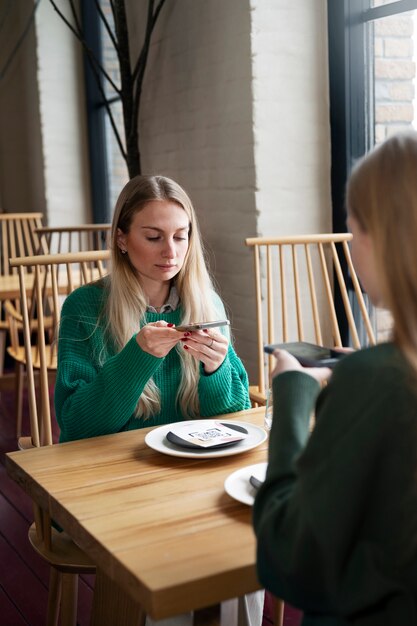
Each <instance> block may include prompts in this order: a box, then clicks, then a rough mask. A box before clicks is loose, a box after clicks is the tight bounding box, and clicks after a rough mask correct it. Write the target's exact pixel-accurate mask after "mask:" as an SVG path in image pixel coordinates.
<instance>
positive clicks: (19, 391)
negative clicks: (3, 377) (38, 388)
mask: <svg viewBox="0 0 417 626" xmlns="http://www.w3.org/2000/svg"><path fill="white" fill-rule="evenodd" d="M23 375H24V366H23V364H22V363H18V362H17V361H16V366H15V377H16V380H15V403H16V408H15V415H16V437H17V439H20V437H21V436H22V414H23V377H24V376H23Z"/></svg>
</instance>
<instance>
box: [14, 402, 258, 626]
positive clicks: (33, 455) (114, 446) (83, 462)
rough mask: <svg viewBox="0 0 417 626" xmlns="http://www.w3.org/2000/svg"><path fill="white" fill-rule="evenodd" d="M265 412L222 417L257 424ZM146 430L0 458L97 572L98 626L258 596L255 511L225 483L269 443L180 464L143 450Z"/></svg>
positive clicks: (95, 619) (255, 459)
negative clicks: (141, 611)
mask: <svg viewBox="0 0 417 626" xmlns="http://www.w3.org/2000/svg"><path fill="white" fill-rule="evenodd" d="M264 410H265V409H264V408H263V407H261V408H258V409H250V410H248V411H242V412H240V413H234V414H233V415H232V416H231V415H228V416H226V417H227V419H231V418H233V419H239V420H243V421H247V422H252V423H255V424H258V425H263V416H264ZM148 430H149V429H143V430H137V431H130V432H125V433H118V434H115V435H106V436H103V437H96V438H93V439H86V440H82V441H76V442H72V443H66V444H59V445H54V446H50V447H44V448H37V449H32V450H24V451H19V452H12V453H9V454H7V455H6V456H7V458H6V466H7V471H8V473H9V475H10V476H11V478H13V479H14V480H15V481H16V482H18V483H19V484H20V486H21V487H22V488H23V489H24V490H25V491H26V492H27V493H28V494H29V495H30V496H31V498H32V499H33V500H34V501H36V502H37V503H38V504H39V505H40V506H41V507H42V508H43V509H45V510H47V511H49V513H50V515H51V517H52V518H53V519H55V520H56V521H57V522H58V523H59V524H60V525H61V526H62V527H63V528H64V530H66V531H67V532H68V534H69V535H70V536H71V537H72V538H73V539H74V541H76V542H77V543H78V544H79V545H80V546H81V547H82V548H83V549H84V550H85V552H86V553H87V554H89V555H90V556H91V557H92V559H93V560H94V562H95V563H96V564H97V568H98V570H97V580H96V590H95V598H94V604H93V618H92V623H93V624H95V625H97V626H98V625H99V626H106V625H107V624H108V625H109V626H110V625H112V624H115V623H117V619H119V620H120V614H121V613H120V611H121V608H120V607H121V606H124V607H127V608H125V609H124V610H125V617H124V619H123V624H126V625H127V624H137V623H138V621H137V618H138V610H139V605H140V606H141V607H143V609H144V610H145V612H146V614H149V615H150V616H151V617H152V618H154V619H161V618H164V617H169V616H173V615H176V614H179V613H183V612H186V611H191V610H193V609H198V608H201V607H205V606H210V605H213V604H217V603H219V602H222V601H224V600H227V599H229V598H234V597H238V596H242V595H244V594H245V593H249V592H252V591H255V590H257V589H259V583H258V581H257V577H256V570H255V537H254V533H253V530H252V523H251V517H252V509H251V508H250V507H248V506H246V505H244V504H241V503H239V502H237V501H235V500H234V499H232V498H231V497H230V496H228V495H227V494H226V493H225V491H224V481H225V479H226V477H227V476H228V475H229V474H230V473H231V472H233V471H234V470H236V469H238V468H241V467H244V466H246V465H252V464H254V463H259V462H262V461H265V460H266V454H267V452H266V451H267V441H266V442H265V443H263V444H261V445H260V446H259V447H257V448H255V449H254V450H251V451H248V452H245V453H243V454H238V455H235V456H229V457H222V458H216V459H194V458H178V457H172V456H168V455H164V454H160V453H159V452H156V451H154V450H152V449H150V448H149V447H148V446H147V445H146V444H145V443H144V437H145V435H146V433H147V432H148ZM117 615H118V618H116V621H114V619H115V616H117ZM118 623H122V622H120V621H119V622H118Z"/></svg>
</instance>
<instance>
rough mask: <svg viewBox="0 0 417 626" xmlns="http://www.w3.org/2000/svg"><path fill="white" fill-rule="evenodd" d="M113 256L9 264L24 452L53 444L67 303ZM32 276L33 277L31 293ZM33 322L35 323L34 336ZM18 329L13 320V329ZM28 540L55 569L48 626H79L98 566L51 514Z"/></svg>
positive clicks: (38, 516)
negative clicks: (22, 369)
mask: <svg viewBox="0 0 417 626" xmlns="http://www.w3.org/2000/svg"><path fill="white" fill-rule="evenodd" d="M109 256H110V253H109V252H108V251H96V252H94V251H93V252H78V253H73V254H66V255H64V254H62V255H39V256H31V257H25V258H23V257H20V258H15V259H11V260H10V266H11V267H12V268H14V269H15V270H16V271H17V272H18V274H19V283H20V299H21V321H22V324H23V337H24V347H21V346H18V347H17V348H16V353H15V358H21V359H22V362H23V363H24V365H25V366H26V373H27V382H28V400H29V416H30V437H28V438H25V439H22V440H21V441H20V447H22V448H27V447H33V446H35V447H40V446H44V445H52V444H53V443H54V442H53V434H52V433H53V428H52V423H51V407H50V399H49V372H50V371H51V370H55V369H56V351H57V341H56V339H57V336H56V335H57V331H58V326H59V319H60V311H61V306H62V302H63V300H64V299H65V297H66V295H67V294H69V293H70V292H71V291H73V290H74V289H75V288H76V287H78V286H80V285H82V284H85V283H87V282H90V281H91V280H95V279H96V278H99V277H102V276H104V275H105V273H106V264H107V262H108V259H109ZM28 273H30V274H31V276H33V280H32V281H31V283H32V284H31V286H30V287H28V281H27V275H28ZM33 319H36V329H35V332H34V330H33V328H34V326H33ZM46 319H48V320H52V324H50V323H48V324H47V323H45V320H46ZM13 323H14V320H13V319H12V320H11V325H12V327H13ZM12 334H13V333H12ZM34 335H35V337H34ZM51 471H53V470H51ZM29 540H30V542H31V544H32V546H33V548H34V549H35V550H36V552H38V554H40V556H41V557H42V558H43V559H45V560H46V561H47V562H48V563H49V564H50V566H51V573H50V584H49V597H48V611H47V621H46V623H47V625H48V626H52V625H54V626H56V625H57V624H58V617H59V613H60V615H61V620H60V623H61V624H62V626H75V624H76V614H77V594H78V575H79V574H81V573H84V574H86V573H94V572H95V566H94V564H93V563H92V562H91V560H90V559H89V558H88V557H87V556H86V555H85V554H84V552H83V551H82V550H81V549H80V548H79V547H78V546H77V545H76V544H74V543H73V542H72V540H71V539H70V538H69V536H68V535H67V534H66V533H65V532H58V531H57V530H55V529H54V528H53V527H51V519H50V517H49V513H48V511H43V510H41V509H39V508H38V507H35V522H34V524H32V526H31V527H30V529H29Z"/></svg>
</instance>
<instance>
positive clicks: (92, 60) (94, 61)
mask: <svg viewBox="0 0 417 626" xmlns="http://www.w3.org/2000/svg"><path fill="white" fill-rule="evenodd" d="M49 2H50V3H51V4H52V6H53V7H54V9H55V11H56V12H57V13H58V15H59V17H60V18H61V19H62V21H63V22H64V23H65V24H66V25H67V26H68V28H69V29H70V30H71V32H72V33H73V34H74V35H75V37H76V38H77V39H78V40H79V41H80V42H81V43H82V45H83V48H84V50H85V51H86V53H87V55H88V58H89V60H90V63H91V66H93V65H94V66H95V67H96V68H97V69H98V70H99V72H101V73H102V74H103V76H104V77H105V79H106V80H107V81H108V82H109V83H110V85H111V86H112V88H113V89H114V90H115V91H116V92H117V93H120V88H119V87H118V86H117V85H116V84H115V83H114V81H113V80H112V79H111V77H110V76H109V74H108V73H107V72H106V70H105V69H104V67H103V66H102V65H101V64H100V62H99V60H98V59H97V57H96V56H95V54H94V52H93V51H92V50H91V48H90V47H89V46H88V45H87V42H86V41H85V39H84V37H83V36H82V33H79V32H78V31H77V30H76V29H75V28H74V27H73V25H72V24H71V22H69V21H68V20H67V18H66V17H65V15H64V14H63V13H62V11H61V10H60V9H59V8H58V7H57V5H56V3H55V1H54V0H49Z"/></svg>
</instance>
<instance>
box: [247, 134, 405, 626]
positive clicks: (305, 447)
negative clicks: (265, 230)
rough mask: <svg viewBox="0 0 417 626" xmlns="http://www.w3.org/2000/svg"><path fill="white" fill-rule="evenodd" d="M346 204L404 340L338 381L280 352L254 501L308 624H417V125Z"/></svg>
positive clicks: (263, 549)
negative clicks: (261, 478)
mask: <svg viewBox="0 0 417 626" xmlns="http://www.w3.org/2000/svg"><path fill="white" fill-rule="evenodd" d="M347 208H348V225H349V228H350V230H351V231H352V234H353V241H352V257H353V261H354V264H355V267H356V269H357V271H358V274H359V276H360V278H361V280H362V284H363V286H364V288H365V290H366V292H367V293H368V294H369V297H370V298H371V300H372V302H373V303H374V304H375V305H377V306H384V307H386V308H388V309H389V310H390V311H391V313H392V318H393V339H392V342H391V343H386V344H380V345H378V346H376V347H373V348H368V349H365V350H361V351H359V352H355V353H353V354H352V355H349V356H346V357H345V358H343V359H342V360H341V361H340V362H339V363H338V365H337V366H336V368H335V369H334V372H333V374H332V376H331V378H330V374H331V372H330V371H329V370H327V369H324V368H323V369H319V368H317V369H307V368H302V367H301V366H300V365H299V363H298V362H297V361H296V360H295V359H294V358H293V357H292V356H291V355H289V354H288V353H287V352H285V351H281V350H280V351H276V358H277V362H276V367H275V370H274V372H273V382H272V384H273V395H274V399H275V402H274V417H273V424H272V429H271V434H270V444H269V463H268V470H267V475H266V480H265V482H264V484H263V486H262V487H261V489H260V491H259V493H258V495H257V498H256V501H255V506H254V525H255V531H256V535H257V541H258V571H259V578H260V581H261V583H262V584H263V585H264V586H265V587H266V588H267V589H269V590H270V591H271V592H273V593H274V594H275V595H276V596H278V597H280V598H283V599H284V600H286V601H288V602H289V603H291V604H292V605H294V606H296V607H299V608H300V609H302V610H303V611H304V620H303V622H302V624H303V626H307V625H308V626H313V625H314V626H336V625H337V626H347V625H348V624H350V625H352V624H354V625H356V626H389V625H392V626H394V625H397V624H398V625H399V624H401V626H415V624H417V321H416V320H417V244H416V242H417V134H416V133H409V134H404V135H398V136H395V137H392V138H390V139H388V140H387V141H386V142H385V143H383V144H382V145H381V146H379V147H377V148H376V149H375V150H374V151H372V152H371V153H370V154H369V155H368V156H366V157H365V158H364V159H363V160H362V161H361V162H359V164H358V165H357V166H356V167H355V169H354V171H353V173H352V176H351V178H350V181H349V183H348V189H347ZM327 378H328V379H329V383H328V385H327V386H326V387H325V388H324V390H322V391H320V383H321V382H322V381H323V380H324V379H327ZM313 410H315V416H316V425H315V428H314V430H313V432H312V434H311V436H309V435H310V433H309V420H310V416H311V413H312V411H313Z"/></svg>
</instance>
